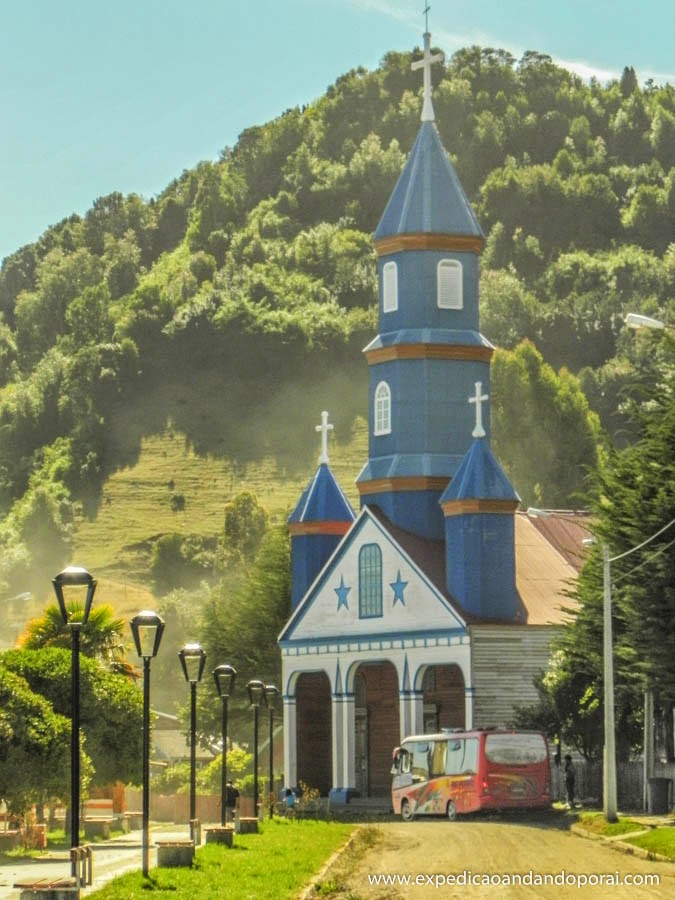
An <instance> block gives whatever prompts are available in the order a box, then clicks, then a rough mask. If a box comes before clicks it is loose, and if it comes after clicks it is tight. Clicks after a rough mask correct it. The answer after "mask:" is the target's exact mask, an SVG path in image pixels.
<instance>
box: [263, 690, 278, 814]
mask: <svg viewBox="0 0 675 900" xmlns="http://www.w3.org/2000/svg"><path fill="white" fill-rule="evenodd" d="M278 696H279V688H278V687H277V686H276V685H275V684H266V685H265V700H266V701H267V708H268V710H269V714H270V792H269V793H270V819H271V818H272V817H273V816H274V707H275V705H276V702H277V697H278Z"/></svg>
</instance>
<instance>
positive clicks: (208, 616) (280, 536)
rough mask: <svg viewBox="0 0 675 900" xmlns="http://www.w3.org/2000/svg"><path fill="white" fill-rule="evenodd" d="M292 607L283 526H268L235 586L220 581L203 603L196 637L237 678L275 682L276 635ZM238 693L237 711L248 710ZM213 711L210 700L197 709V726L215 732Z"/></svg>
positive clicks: (242, 681) (277, 665)
mask: <svg viewBox="0 0 675 900" xmlns="http://www.w3.org/2000/svg"><path fill="white" fill-rule="evenodd" d="M290 610H291V558H290V540H289V537H288V532H287V529H286V526H285V525H281V526H278V525H277V526H272V527H270V528H268V529H267V531H266V532H265V534H264V536H263V539H262V541H261V543H260V548H259V549H258V553H257V555H256V558H255V562H254V564H253V565H252V566H251V568H250V570H249V572H248V573H247V577H246V578H245V579H243V580H242V582H241V583H239V584H236V583H235V584H234V585H232V584H231V582H230V580H229V579H228V580H226V581H224V582H223V583H222V584H221V585H220V586H218V587H217V588H215V589H214V590H213V591H212V594H211V597H210V598H209V600H208V601H207V603H206V604H205V606H204V614H203V616H202V628H201V641H202V645H203V647H204V649H205V650H206V652H207V654H208V657H209V658H210V659H214V660H228V661H229V662H230V663H231V664H232V665H233V666H234V668H235V669H236V670H237V681H238V684H240V685H245V684H246V683H247V682H248V681H249V680H250V679H251V678H262V679H263V680H264V681H265V682H266V683H270V682H274V683H277V684H278V683H279V678H280V676H281V657H280V654H279V648H278V646H277V636H278V635H279V632H280V631H281V629H282V628H283V626H284V624H285V622H286V620H287V619H288V616H289V614H290ZM243 693H244V692H243V691H241V692H239V691H238V692H237V695H235V697H234V704H233V712H234V714H235V719H237V718H239V719H240V715H239V716H237V712H238V710H239V711H240V710H241V709H242V707H244V706H245V707H246V709H247V708H248V703H247V701H244V700H243V699H242V697H243ZM217 712H218V711H217V710H214V708H213V704H212V703H210V704H209V706H208V708H203V711H202V713H200V728H201V729H204V731H206V733H210V734H218V733H219V730H220V726H219V724H218V718H217Z"/></svg>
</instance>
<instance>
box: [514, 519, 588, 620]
mask: <svg viewBox="0 0 675 900" xmlns="http://www.w3.org/2000/svg"><path fill="white" fill-rule="evenodd" d="M544 521H545V522H549V521H551V522H552V521H554V520H553V517H551V518H547V519H532V518H530V517H529V516H528V515H527V514H526V513H517V514H516V588H517V590H518V593H519V594H520V597H521V599H522V601H523V604H524V606H525V608H526V609H527V623H528V625H551V624H553V625H559V624H562V623H563V622H564V621H566V619H567V618H568V616H567V615H566V614H565V613H564V608H565V607H568V608H570V607H573V605H574V604H573V603H572V601H571V600H569V599H568V598H567V597H566V596H565V592H566V591H567V589H568V588H569V586H570V585H571V584H572V583H573V582H574V581H575V580H576V577H577V573H578V569H577V568H575V567H574V566H573V565H572V564H571V562H570V561H569V558H571V556H572V555H574V554H575V553H576V552H577V549H576V548H578V550H579V551H580V550H582V545H581V541H582V537H585V536H588V531H587V529H586V530H585V529H583V527H582V525H581V518H579V520H578V522H577V527H576V528H574V529H573V528H566V527H563V526H562V525H561V526H559V527H554V528H549V529H546V532H548V534H547V533H546V532H545V531H544V529H541V528H540V527H539V523H540V522H544ZM555 521H561V520H558V519H556V520H555ZM586 521H587V520H586ZM552 534H555V535H556V541H555V542H554V541H552V540H550V539H549V536H548V535H552ZM577 538H578V540H577ZM573 542H575V543H573ZM563 551H564V552H563Z"/></svg>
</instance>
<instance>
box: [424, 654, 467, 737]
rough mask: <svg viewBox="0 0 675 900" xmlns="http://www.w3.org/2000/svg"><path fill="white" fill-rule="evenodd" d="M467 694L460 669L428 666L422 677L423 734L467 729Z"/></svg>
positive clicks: (455, 666)
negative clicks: (465, 696) (465, 698)
mask: <svg viewBox="0 0 675 900" xmlns="http://www.w3.org/2000/svg"><path fill="white" fill-rule="evenodd" d="M464 694H465V691H464V676H463V675H462V670H461V669H460V668H459V666H457V665H454V664H452V665H443V666H427V668H426V669H425V670H424V675H423V677H422V696H423V703H424V731H425V732H432V731H440V730H441V728H464V727H466V706H465V702H464Z"/></svg>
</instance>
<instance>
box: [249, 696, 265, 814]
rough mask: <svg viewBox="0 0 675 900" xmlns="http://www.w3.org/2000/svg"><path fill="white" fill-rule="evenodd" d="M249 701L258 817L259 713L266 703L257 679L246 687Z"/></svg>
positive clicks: (254, 794) (254, 792)
mask: <svg viewBox="0 0 675 900" xmlns="http://www.w3.org/2000/svg"><path fill="white" fill-rule="evenodd" d="M246 690H247V691H248V699H249V702H250V704H251V706H252V707H253V814H254V816H255V817H256V818H257V817H258V711H259V710H260V707H261V706H262V705H263V704H264V703H265V685H264V684H263V682H262V681H260V680H258V679H257V678H254V679H252V680H251V681H249V683H248V684H247V685H246Z"/></svg>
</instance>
